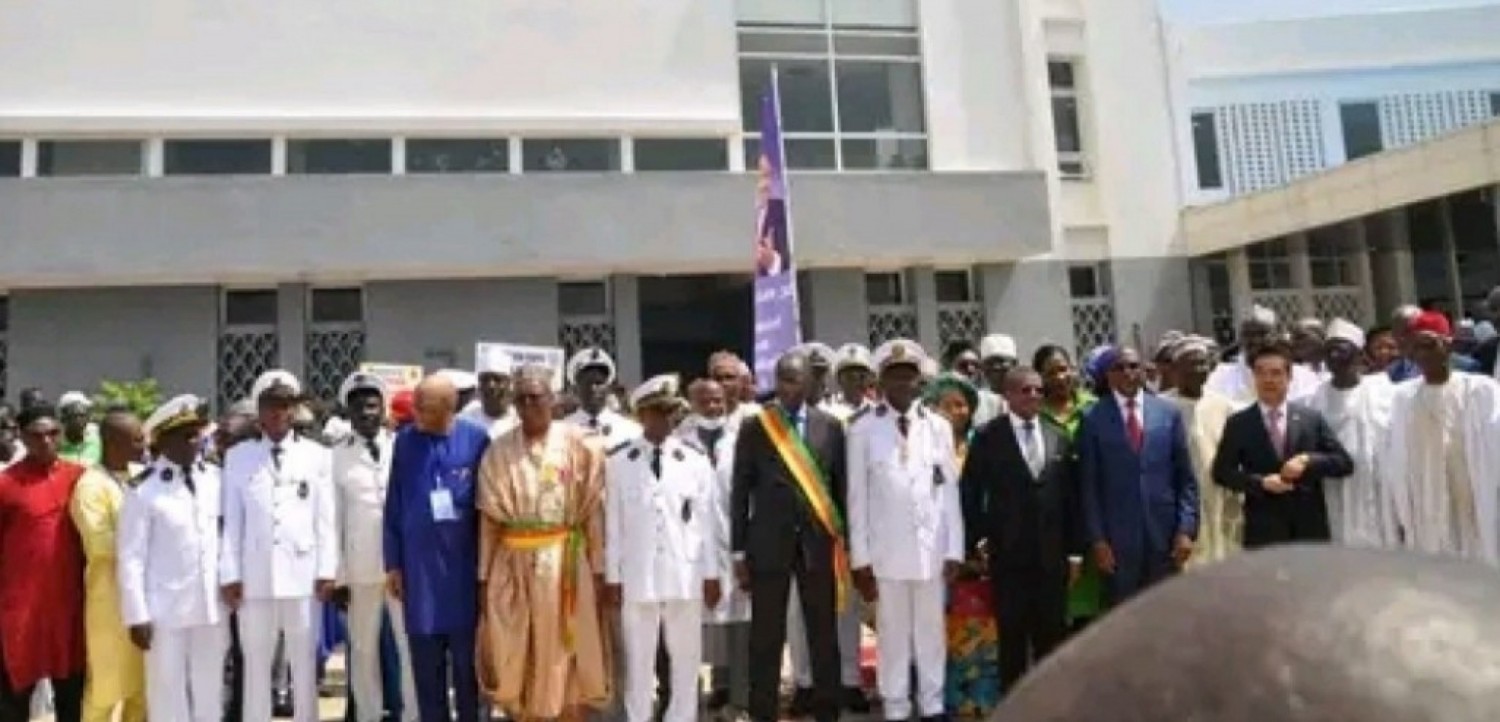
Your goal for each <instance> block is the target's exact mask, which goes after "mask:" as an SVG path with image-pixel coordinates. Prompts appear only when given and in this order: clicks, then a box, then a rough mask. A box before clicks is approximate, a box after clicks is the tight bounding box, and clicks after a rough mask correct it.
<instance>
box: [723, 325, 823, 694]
mask: <svg viewBox="0 0 1500 722" xmlns="http://www.w3.org/2000/svg"><path fill="white" fill-rule="evenodd" d="M808 388H809V363H808V358H807V356H806V355H805V354H802V353H798V352H793V353H789V354H786V355H785V356H782V357H781V359H780V360H779V361H777V362H776V398H775V399H774V400H773V401H771V402H770V403H768V404H767V405H766V407H765V408H764V409H763V410H762V411H761V413H760V414H757V415H755V416H753V417H748V418H746V419H745V421H744V422H743V424H742V425H741V427H740V435H739V439H738V441H737V442H736V445H735V451H734V489H733V492H732V499H731V508H730V545H731V547H730V548H731V551H732V552H733V554H734V573H735V577H736V578H737V580H738V582H739V584H740V586H741V587H742V588H744V589H747V590H749V592H750V603H751V615H750V710H749V712H750V717H751V719H753V720H755V722H775V720H776V719H777V693H778V691H779V687H780V677H781V652H782V647H783V646H784V645H785V643H786V607H787V598H788V594H789V593H790V590H791V583H792V580H793V579H795V580H796V582H797V594H798V596H799V597H800V598H801V600H802V619H803V621H804V623H805V625H806V628H807V646H808V651H809V656H810V657H811V659H812V673H813V688H814V692H813V697H814V699H813V716H814V718H815V719H816V720H818V722H832V721H833V720H836V719H837V718H838V708H839V649H838V637H837V632H836V631H835V621H834V620H835V615H836V610H835V607H836V606H837V605H836V585H837V584H838V581H837V578H836V575H835V569H834V558H835V554H834V550H835V549H836V548H837V547H839V546H841V545H843V544H844V541H845V539H844V535H845V533H846V532H845V530H844V529H843V527H842V521H841V520H842V519H843V518H844V499H845V496H844V494H845V477H844V464H845V459H844V431H843V425H842V424H840V423H839V421H838V420H837V419H835V418H834V417H833V416H832V415H830V414H827V413H825V412H823V411H820V410H818V409H816V408H813V407H812V406H811V405H810V404H809V403H807V392H808ZM778 431H785V432H786V434H785V436H784V437H779V436H778V434H777V433H776V432H778ZM776 438H784V439H785V440H786V443H787V444H789V445H793V446H795V445H800V446H801V447H803V449H805V450H806V452H807V454H809V455H810V456H811V458H812V461H813V468H812V469H811V471H812V474H811V476H812V477H813V478H810V479H808V480H807V481H809V482H811V483H812V484H816V485H817V487H816V490H815V492H814V493H815V494H816V495H817V496H818V497H819V498H821V499H828V500H831V503H832V506H833V507H834V508H836V509H837V514H836V515H834V517H833V519H832V520H829V519H827V518H826V517H825V516H820V515H819V514H818V513H817V512H816V510H815V507H814V504H813V503H812V500H810V499H809V498H808V494H807V491H806V490H804V488H803V486H802V485H801V483H799V477H798V476H797V474H796V473H795V472H794V468H793V466H792V465H791V464H789V463H788V461H789V459H788V457H787V454H788V453H790V454H791V456H792V459H791V460H793V461H794V460H795V459H796V458H798V455H799V454H800V452H801V450H799V449H795V448H781V447H779V446H778V445H777V442H776V441H775V439H776ZM797 468H804V467H801V466H799V467H797ZM830 521H832V524H830V523H829V522H830ZM830 526H832V527H833V528H831V529H830V528H829V527H830ZM843 573H845V574H847V573H848V572H847V570H843Z"/></svg>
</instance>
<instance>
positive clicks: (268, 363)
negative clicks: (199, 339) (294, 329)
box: [219, 326, 277, 409]
mask: <svg viewBox="0 0 1500 722" xmlns="http://www.w3.org/2000/svg"><path fill="white" fill-rule="evenodd" d="M276 357H277V348H276V327H275V326H235V327H230V328H226V329H224V330H223V331H221V332H220V333H219V408H220V409H225V408H228V407H229V405H230V404H233V403H234V402H236V401H239V400H240V399H243V398H245V397H246V396H247V395H249V393H250V387H251V386H253V385H255V378H256V377H257V376H260V375H261V374H262V373H265V372H266V371H269V370H271V369H273V368H276Z"/></svg>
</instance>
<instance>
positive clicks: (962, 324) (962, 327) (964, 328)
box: [937, 302, 985, 349]
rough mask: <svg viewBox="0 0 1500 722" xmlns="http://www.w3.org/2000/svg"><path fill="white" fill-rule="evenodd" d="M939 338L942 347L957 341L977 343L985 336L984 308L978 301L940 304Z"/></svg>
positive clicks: (944, 347)
mask: <svg viewBox="0 0 1500 722" xmlns="http://www.w3.org/2000/svg"><path fill="white" fill-rule="evenodd" d="M937 320H938V339H939V341H941V343H942V348H943V349H946V348H948V345H949V344H951V343H954V342H956V341H968V342H969V343H974V344H977V343H979V339H980V338H983V337H984V334H985V327H984V308H983V307H981V306H980V304H978V303H972V302H971V303H943V304H939V305H938V319H937Z"/></svg>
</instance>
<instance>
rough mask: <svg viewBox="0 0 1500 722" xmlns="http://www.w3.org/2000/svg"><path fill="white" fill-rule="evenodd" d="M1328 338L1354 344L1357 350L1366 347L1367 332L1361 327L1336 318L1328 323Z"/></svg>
mask: <svg viewBox="0 0 1500 722" xmlns="http://www.w3.org/2000/svg"><path fill="white" fill-rule="evenodd" d="M1328 338H1329V339H1330V340H1331V339H1335V338H1337V339H1343V340H1345V341H1348V342H1349V343H1352V344H1354V346H1355V347H1356V348H1364V347H1365V332H1364V330H1363V329H1361V328H1360V327H1359V326H1357V325H1355V324H1353V323H1350V322H1349V321H1347V320H1345V319H1342V318H1335V319H1333V320H1332V321H1329V322H1328Z"/></svg>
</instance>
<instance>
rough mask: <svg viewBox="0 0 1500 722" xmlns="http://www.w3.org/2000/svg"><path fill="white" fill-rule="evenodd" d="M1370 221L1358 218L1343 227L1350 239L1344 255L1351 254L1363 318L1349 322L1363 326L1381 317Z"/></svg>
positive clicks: (1369, 324) (1371, 323)
mask: <svg viewBox="0 0 1500 722" xmlns="http://www.w3.org/2000/svg"><path fill="white" fill-rule="evenodd" d="M1368 220H1369V219H1368V218H1356V219H1354V220H1352V221H1349V222H1347V223H1345V224H1344V226H1343V230H1344V231H1345V232H1347V233H1348V239H1349V240H1348V243H1347V244H1346V245H1345V246H1344V253H1346V254H1349V256H1348V257H1349V259H1350V262H1351V263H1352V264H1353V266H1354V285H1355V287H1356V288H1357V289H1359V312H1360V316H1361V318H1351V319H1349V320H1351V321H1353V322H1355V323H1357V324H1359V325H1361V326H1371V325H1373V324H1374V323H1375V319H1377V318H1379V317H1380V314H1379V313H1377V312H1376V310H1375V308H1376V307H1375V269H1374V267H1373V265H1372V263H1373V260H1372V258H1371V255H1372V254H1371V249H1370V239H1369V228H1368V226H1367V225H1366V223H1367V221H1368Z"/></svg>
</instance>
